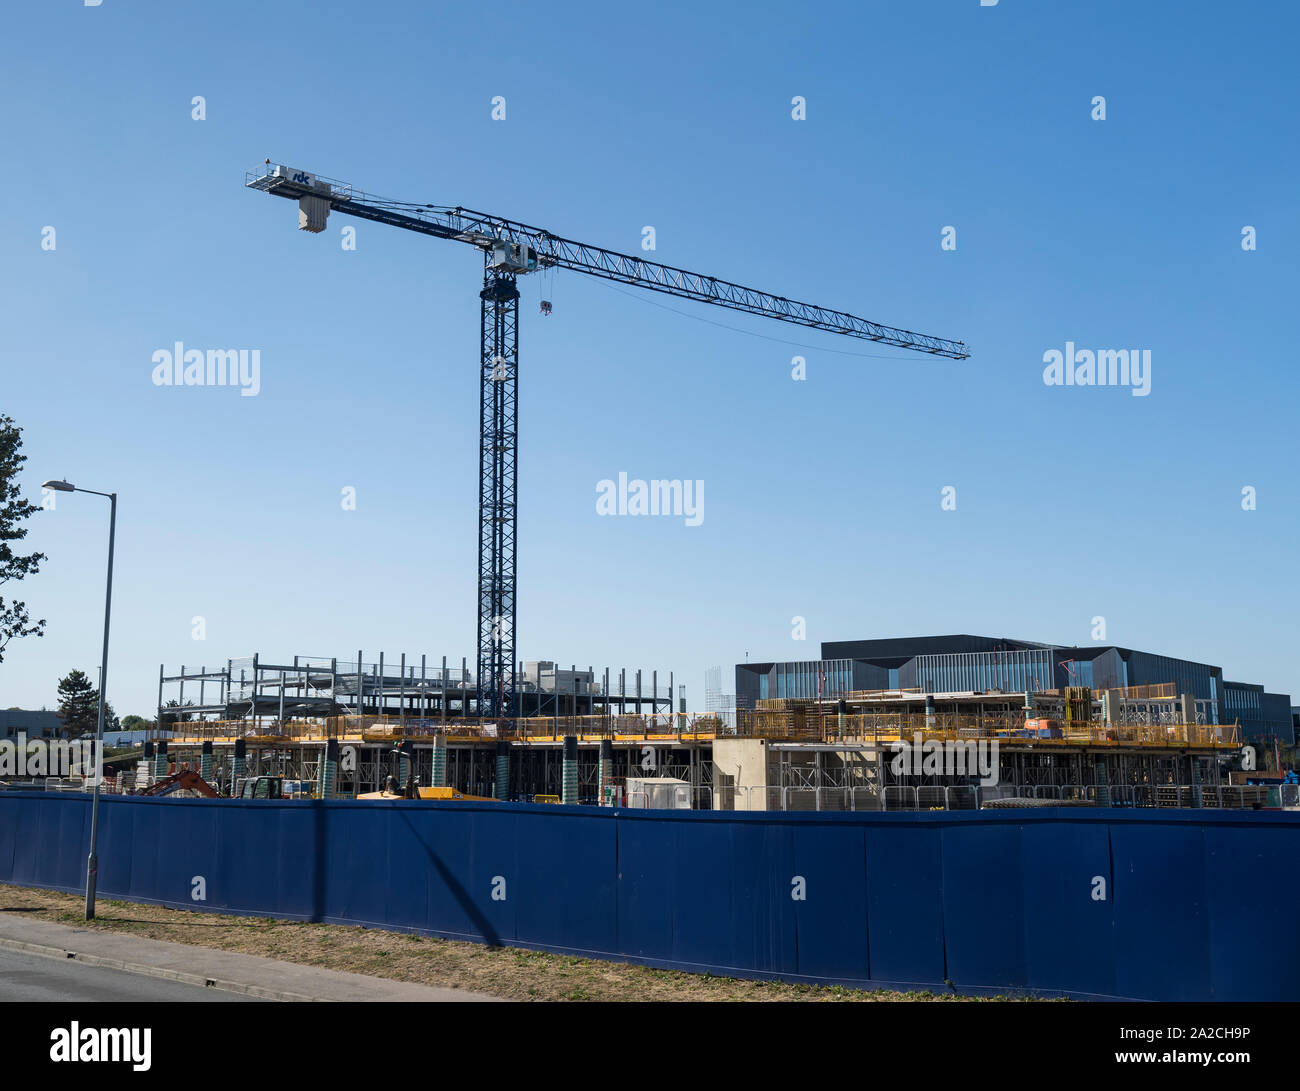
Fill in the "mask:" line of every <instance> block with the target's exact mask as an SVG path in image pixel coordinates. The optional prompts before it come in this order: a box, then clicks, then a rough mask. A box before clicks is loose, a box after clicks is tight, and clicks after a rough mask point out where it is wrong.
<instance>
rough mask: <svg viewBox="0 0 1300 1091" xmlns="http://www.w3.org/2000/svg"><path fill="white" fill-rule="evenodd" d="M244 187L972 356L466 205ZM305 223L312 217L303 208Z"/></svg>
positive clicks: (288, 186)
mask: <svg viewBox="0 0 1300 1091" xmlns="http://www.w3.org/2000/svg"><path fill="white" fill-rule="evenodd" d="M247 184H248V185H249V186H250V187H252V188H256V189H261V190H263V191H264V192H267V193H272V194H274V195H275V196H277V197H286V198H289V199H296V200H298V201H299V203H300V208H302V207H303V202H305V201H309V200H311V199H321V198H324V199H325V200H326V201H328V209H329V211H333V212H339V213H341V214H343V215H348V216H356V217H358V218H360V219H365V220H371V221H373V222H376V223H384V224H388V225H389V226H391V227H400V228H402V229H404V230H407V231H414V232H417V233H419V234H422V235H429V236H431V237H433V238H440V239H450V240H452V241H454V242H463V243H468V244H469V245H472V246H475V247H477V248H478V249H480V250H483V251H485V252H491V251H492V250H493V248H494V247H496V246H499V244H501V243H503V242H508V243H511V244H514V245H516V246H527V247H529V248H530V249H531V250H532V251H533V252H534V255H535V260H532V261H531V262H530V260H529V256H528V255H525V256H523V257H520V258H515V259H513V260H512V259H503V260H501V261H499V262H498V267H501V268H508V269H509V270H510V271H512V272H515V273H521V274H522V273H527V272H531V271H533V270H534V269H551V268H559V269H570V270H572V271H574V272H578V273H584V274H586V275H588V276H595V277H600V278H602V279H605V280H611V281H616V282H617V283H620V284H627V285H630V286H632V287H637V288H646V289H648V290H650V291H654V292H660V293H663V294H666V295H672V296H677V297H678V298H681V299H690V300H694V301H695V302H697V303H707V304H709V305H711V306H715V307H724V308H726V309H728V310H736V311H743V312H745V313H747V314H753V315H758V316H759V317H762V318H770V319H774V320H776V321H780V322H789V323H793V324H795V325H800V326H806V327H808V328H809V329H817V330H823V331H825V332H827V333H834V334H839V335H841V336H844V337H856V338H861V339H863V340H867V341H876V342H879V343H881V344H886V345H891V346H894V347H896V348H902V349H909V350H913V351H916V352H922V353H926V354H928V355H932V356H942V357H946V358H948V359H952V360H965V359H967V358H968V357H969V356H970V351H969V350H968V348H967V347H966V345H965V343H964V342H962V341H952V340H949V339H947V338H943V337H934V336H932V335H930V334H924V333H917V332H915V331H913V330H905V329H899V328H897V327H893V326H885V325H882V324H881V323H879V322H872V321H870V320H869V319H866V318H860V317H858V316H857V315H853V314H849V313H847V312H845V311H837V310H831V309H829V308H826V307H820V306H817V305H815V304H811V303H801V302H799V301H798V300H793V299H787V298H786V297H784V296H777V295H773V294H771V293H769V292H763V291H759V290H758V289H755V288H747V287H745V286H744V285H741V284H735V283H733V282H731V281H726V280H719V279H718V278H717V277H711V276H707V275H705V274H703V273H693V272H690V271H688V270H685V269H677V268H674V267H673V266H670V265H663V264H660V263H659V262H653V261H647V260H646V259H644V258H639V257H635V256H633V255H630V254H622V253H619V252H618V251H615V250H606V249H604V248H603V247H598V246H592V245H590V244H589V243H581V242H575V241H573V240H571V239H565V238H562V237H560V236H558V235H553V234H552V233H551V232H549V231H546V230H545V229H543V228H539V227H533V226H531V225H529V224H524V223H520V222H519V221H517V220H509V219H506V218H504V217H499V216H490V215H488V214H486V213H481V212H475V211H472V210H470V209H465V208H443V207H439V206H432V205H425V206H419V205H414V204H407V203H401V202H396V201H384V200H383V199H381V198H375V197H371V196H370V195H368V194H362V193H359V192H355V191H354V190H353V189H352V187H351V186H343V185H340V184H335V183H331V182H328V181H326V180H323V179H321V178H319V176H317V175H313V174H310V173H308V172H306V171H297V170H293V169H291V168H288V167H274V168H271V169H270V171H269V172H267V173H265V174H263V175H261V176H258V177H256V178H252V179H251V180H250V181H249V182H248V183H247ZM302 218H307V219H310V217H309V216H308V213H307V211H306V210H305V209H304V211H303V212H302ZM302 218H300V222H302ZM303 226H304V227H306V228H307V229H308V230H313V229H315V230H319V228H315V227H314V226H312V227H308V226H307V224H306V223H303ZM322 226H323V221H322Z"/></svg>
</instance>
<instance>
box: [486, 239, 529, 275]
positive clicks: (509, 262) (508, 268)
mask: <svg viewBox="0 0 1300 1091" xmlns="http://www.w3.org/2000/svg"><path fill="white" fill-rule="evenodd" d="M492 268H493V269H499V270H501V271H502V272H506V273H535V272H536V271H537V251H536V250H534V249H533V248H532V247H531V246H529V245H528V244H527V243H522V242H509V241H508V240H506V239H498V240H497V241H496V242H494V243H493V244H492Z"/></svg>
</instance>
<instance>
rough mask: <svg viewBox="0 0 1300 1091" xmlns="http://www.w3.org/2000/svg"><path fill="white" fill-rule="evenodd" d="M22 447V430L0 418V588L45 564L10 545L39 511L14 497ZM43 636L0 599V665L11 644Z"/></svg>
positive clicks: (19, 608) (14, 605) (39, 625)
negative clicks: (29, 637) (18, 551)
mask: <svg viewBox="0 0 1300 1091" xmlns="http://www.w3.org/2000/svg"><path fill="white" fill-rule="evenodd" d="M22 446H23V440H22V430H21V429H20V428H19V427H18V426H17V425H16V424H14V422H13V419H12V418H10V417H7V416H4V415H2V414H0V585H3V584H5V583H7V582H8V581H9V580H14V581H17V580H21V579H22V578H23V577H24V576H32V575H35V574H36V573H37V572H38V571H39V570H40V566H41V561H43V560H45V554H44V553H26V554H24V553H15V552H14V543H15V542H21V541H22V540H23V539H24V538H26V537H27V528H26V527H25V526H23V525H22V524H23V523H24V522H25V521H26V520H27V519H28V518H30V517H31V516H32V515H34V514H36V512H38V511H40V510H41V509H40V505H39V504H32V503H29V502H28V501H26V500H24V499H23V498H22V497H21V496H19V495H18V481H17V478H18V471H19V470H21V469H22V467H23V463H25V462H26V461H27V456H26V455H24V454H22ZM44 635H45V619H44V618H41V619H40V620H39V621H33V620H32V619H31V617H30V615H29V614H28V613H27V604H26V603H23V602H18V601H17V600H14V599H9V600H8V601H6V600H5V598H4V597H3V596H0V663H2V662H4V653H5V648H6V647H7V646H8V644H9V642H10V641H11V640H18V639H21V638H22V637H25V636H44Z"/></svg>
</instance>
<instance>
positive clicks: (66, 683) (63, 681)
mask: <svg viewBox="0 0 1300 1091" xmlns="http://www.w3.org/2000/svg"><path fill="white" fill-rule="evenodd" d="M107 718H108V717H107V710H105V719H107ZM59 719H61V720H62V721H63V727H64V730H66V731H67V732H68V734H69V735H71V736H73V737H74V738H75V737H76V736H77V735H84V734H85V733H86V732H87V731H91V732H93V731H94V730H95V727H96V725H97V724H98V722H99V694H98V693H96V692H95V687H94V686H92V685H91V684H90V679H89V678H87V677H86V676H85V674H84V673H83V672H81V671H79V670H73V671H70V672H69V673H68V674H67V676H66V677H64V678H60V679H59Z"/></svg>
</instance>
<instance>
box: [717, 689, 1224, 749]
mask: <svg viewBox="0 0 1300 1091" xmlns="http://www.w3.org/2000/svg"><path fill="white" fill-rule="evenodd" d="M783 706H789V707H781V708H762V709H742V710H740V711H739V712H738V713H737V720H736V734H737V735H740V736H742V737H746V738H767V739H774V740H789V741H795V742H799V741H804V742H837V741H838V742H844V743H848V744H853V745H865V744H873V745H878V746H888V745H889V744H891V743H896V742H907V743H915V742H917V741H918V740H920V741H921V742H970V741H975V740H981V739H984V740H990V741H992V740H997V741H998V742H999V743H1001V744H1003V745H1008V746H1014V745H1016V744H1017V743H1020V742H1025V743H1028V742H1032V743H1033V745H1034V746H1035V747H1042V746H1061V747H1077V746H1088V747H1116V748H1119V747H1136V748H1153V749H1170V748H1197V749H1211V750H1213V749H1235V748H1237V747H1239V746H1240V745H1241V729H1240V727H1239V726H1238V725H1237V724H1235V723H1234V724H1195V723H1194V724H1185V723H1157V724H1142V723H1102V722H1096V721H1093V722H1086V723H1079V722H1077V721H1075V722H1069V723H1067V722H1065V721H1062V720H1046V719H1028V720H1027V719H1026V718H1025V717H1024V716H1023V714H1015V715H1013V714H999V715H989V716H972V715H965V714H962V715H958V714H953V713H934V714H931V715H925V714H924V713H892V712H891V713H854V714H845V715H840V714H839V713H837V712H836V711H834V710H833V709H831V708H830V707H828V706H826V705H817V704H816V703H815V702H808V701H786V702H783Z"/></svg>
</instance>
